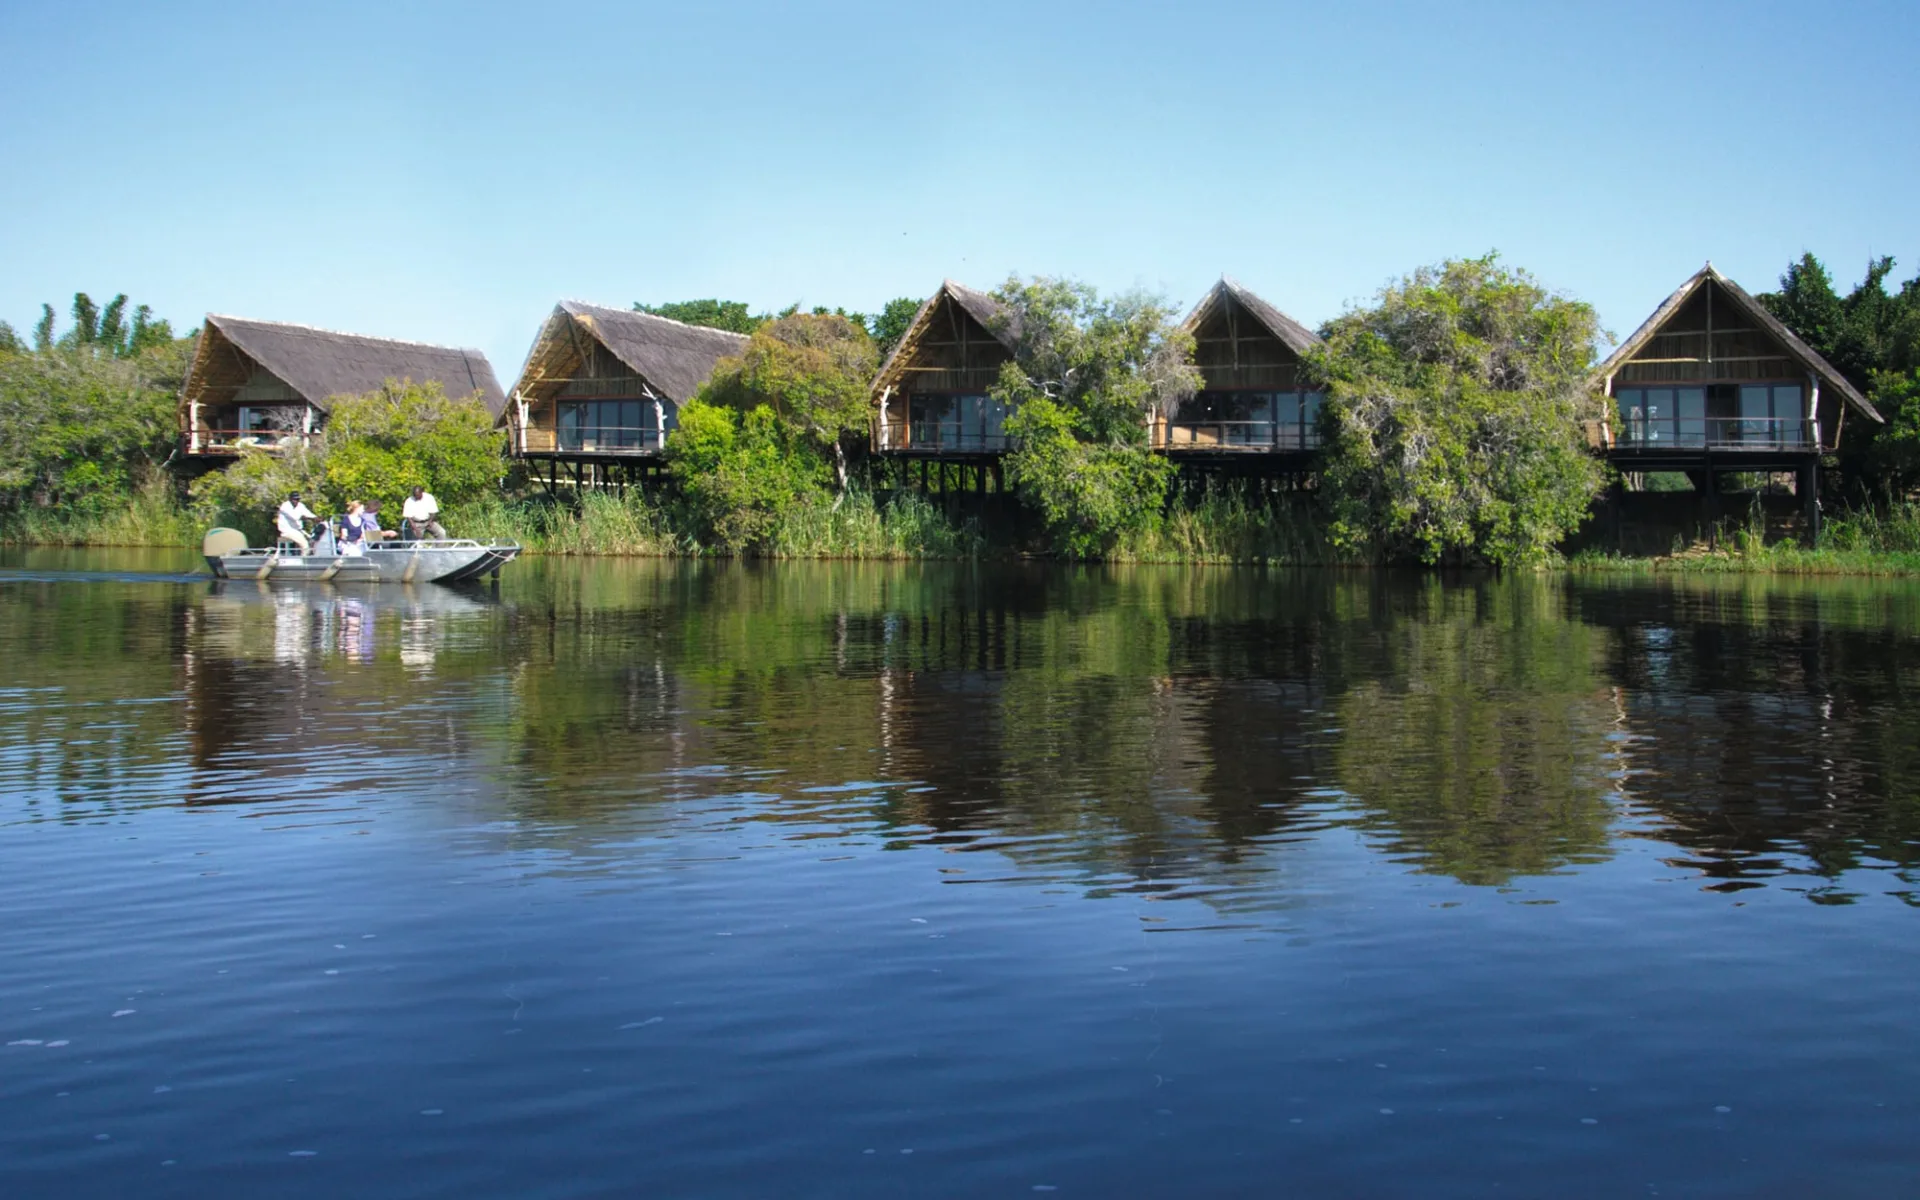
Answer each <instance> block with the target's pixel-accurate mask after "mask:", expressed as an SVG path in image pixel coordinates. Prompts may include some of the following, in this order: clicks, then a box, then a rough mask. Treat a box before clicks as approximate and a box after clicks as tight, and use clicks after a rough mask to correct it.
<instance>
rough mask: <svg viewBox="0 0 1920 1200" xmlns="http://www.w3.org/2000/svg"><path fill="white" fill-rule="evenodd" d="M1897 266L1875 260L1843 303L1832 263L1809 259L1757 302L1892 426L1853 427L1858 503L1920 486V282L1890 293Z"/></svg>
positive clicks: (1852, 475)
mask: <svg viewBox="0 0 1920 1200" xmlns="http://www.w3.org/2000/svg"><path fill="white" fill-rule="evenodd" d="M1893 267H1894V261H1893V259H1891V258H1886V257H1881V258H1875V259H1872V260H1870V261H1869V262H1868V263H1867V273H1866V277H1865V278H1864V279H1862V280H1861V281H1860V283H1859V284H1857V285H1856V286H1855V287H1854V289H1853V290H1852V291H1851V292H1849V293H1848V294H1847V295H1846V296H1844V297H1842V296H1841V295H1840V294H1839V293H1838V292H1837V291H1835V290H1834V286H1833V277H1832V276H1831V275H1830V274H1829V273H1828V271H1827V268H1826V265H1825V264H1823V263H1822V262H1821V261H1820V260H1819V259H1818V258H1815V257H1814V256H1813V255H1812V254H1804V255H1802V256H1801V257H1800V259H1799V261H1797V262H1795V263H1793V264H1792V265H1791V266H1789V267H1788V268H1787V271H1786V274H1784V275H1782V276H1781V277H1780V290H1779V291H1777V292H1768V293H1766V294H1764V295H1762V296H1760V297H1759V298H1758V299H1759V300H1760V302H1761V303H1762V304H1764V305H1765V306H1766V307H1767V309H1768V311H1770V312H1772V313H1773V315H1774V316H1776V317H1779V318H1780V320H1781V321H1782V322H1784V323H1785V324H1786V326H1787V328H1789V329H1791V330H1793V331H1794V332H1795V333H1796V334H1798V335H1799V336H1800V339H1801V340H1802V341H1804V342H1806V343H1807V345H1808V346H1810V347H1811V348H1812V349H1813V350H1814V351H1815V352H1816V353H1818V354H1819V355H1820V356H1821V357H1822V358H1824V359H1826V360H1827V361H1828V362H1830V363H1832V364H1833V366H1834V368H1835V369H1836V370H1838V371H1839V372H1840V373H1841V374H1842V375H1844V376H1846V378H1847V380H1848V382H1850V383H1852V384H1853V385H1854V386H1855V387H1857V388H1859V389H1860V390H1861V391H1862V392H1863V393H1865V394H1866V396H1867V398H1868V400H1870V401H1871V402H1872V403H1873V406H1874V407H1875V408H1876V409H1878V410H1879V412H1880V415H1881V416H1883V417H1885V418H1886V420H1887V423H1886V424H1885V425H1883V426H1877V425H1874V424H1872V423H1871V422H1868V421H1859V422H1857V423H1849V424H1848V426H1847V437H1846V440H1845V442H1844V444H1843V445H1842V446H1841V462H1842V466H1843V468H1844V473H1845V475H1846V477H1847V480H1848V482H1849V484H1850V486H1851V490H1852V491H1853V493H1854V496H1853V498H1854V499H1855V500H1856V501H1860V500H1865V499H1867V498H1869V497H1877V498H1882V499H1884V498H1888V497H1895V498H1897V497H1901V496H1905V495H1908V494H1910V493H1912V492H1913V491H1914V490H1915V489H1916V488H1920V277H1916V278H1914V279H1910V280H1908V281H1907V282H1906V283H1904V284H1902V285H1901V286H1900V290H1899V291H1898V292H1894V293H1889V292H1888V291H1887V287H1886V282H1887V279H1888V277H1889V276H1891V275H1892V273H1893Z"/></svg>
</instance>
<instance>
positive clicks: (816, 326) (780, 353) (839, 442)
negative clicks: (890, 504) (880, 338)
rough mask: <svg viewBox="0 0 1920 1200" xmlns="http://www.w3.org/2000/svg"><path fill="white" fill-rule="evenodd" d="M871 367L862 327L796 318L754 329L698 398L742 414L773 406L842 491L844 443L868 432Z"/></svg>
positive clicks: (820, 317)
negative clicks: (825, 459) (829, 465)
mask: <svg viewBox="0 0 1920 1200" xmlns="http://www.w3.org/2000/svg"><path fill="white" fill-rule="evenodd" d="M875 365H876V360H875V357H874V348H873V340H872V339H871V338H869V337H868V336H867V330H866V327H865V326H864V325H862V324H859V323H857V322H855V321H853V320H850V319H848V318H847V317H845V316H839V315H834V314H815V313H793V314H790V315H788V316H784V317H780V318H778V319H776V320H773V321H769V322H767V323H766V324H764V325H762V326H761V327H760V328H759V329H757V330H755V331H754V334H753V336H752V337H751V338H749V339H748V341H747V347H746V350H745V352H744V353H742V354H741V355H740V356H739V357H738V358H723V359H721V360H720V362H719V363H718V364H716V365H715V367H714V370H713V376H712V378H711V379H710V380H709V381H708V383H707V386H706V387H705V388H704V389H702V392H701V398H702V399H703V400H705V401H706V402H708V403H711V404H721V405H726V406H728V407H730V408H735V409H739V410H740V411H742V412H745V411H750V410H752V409H754V408H756V407H759V406H761V405H765V406H766V407H768V408H770V409H771V410H772V411H773V413H774V414H775V416H777V417H778V418H779V420H780V421H781V422H782V423H783V424H784V425H786V426H787V427H788V428H789V429H790V430H792V432H793V434H794V435H795V437H796V438H798V439H799V440H800V441H801V442H803V443H804V444H805V445H807V446H809V447H810V448H812V449H813V450H815V451H818V452H820V453H823V454H825V455H827V456H829V457H830V458H831V459H832V460H833V463H834V470H835V474H836V477H837V478H838V480H839V483H840V487H841V489H842V490H844V489H845V487H846V483H847V453H846V452H847V445H846V443H847V442H848V441H849V440H850V439H854V438H858V437H860V436H863V435H864V434H865V433H866V431H867V424H868V421H869V419H870V413H869V412H868V405H867V389H868V386H869V385H870V384H871V383H872V381H873V372H874V368H875Z"/></svg>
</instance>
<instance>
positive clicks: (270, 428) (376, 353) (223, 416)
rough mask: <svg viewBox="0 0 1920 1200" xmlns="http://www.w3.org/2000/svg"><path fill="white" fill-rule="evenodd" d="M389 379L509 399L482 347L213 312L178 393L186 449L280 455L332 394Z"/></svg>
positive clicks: (497, 404) (498, 402)
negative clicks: (392, 338) (367, 334)
mask: <svg viewBox="0 0 1920 1200" xmlns="http://www.w3.org/2000/svg"><path fill="white" fill-rule="evenodd" d="M389 380H412V381H413V382H415V383H428V382H433V383H438V384H440V385H441V386H442V387H444V388H445V389H446V391H447V394H448V395H449V396H469V395H475V394H478V395H479V397H480V399H481V400H483V401H484V402H485V403H486V405H487V408H488V410H489V411H491V412H493V413H495V414H498V413H499V412H500V410H501V407H502V405H503V404H504V403H505V398H504V394H503V393H502V392H501V390H500V384H499V383H498V382H497V381H496V380H495V379H494V377H493V368H492V367H491V366H489V365H488V364H487V356H486V355H484V354H482V353H480V352H479V351H478V350H461V349H456V348H454V347H451V346H433V345H428V344H426V343H424V342H396V341H390V340H388V339H386V338H372V337H361V336H359V335H358V334H351V333H334V332H332V331H331V330H326V329H314V328H312V327H310V326H307V325H286V324H281V323H278V322H274V321H248V320H243V319H242V318H240V317H223V316H217V315H211V314H210V315H208V317H207V323H206V327H205V329H204V331H203V332H202V334H201V336H200V340H199V344H198V345H197V346H195V348H194V354H193V362H192V363H191V364H190V365H189V366H188V368H187V379H186V383H185V385H184V386H183V387H182V388H181V390H180V408H179V419H180V446H181V452H182V454H184V455H185V456H186V457H187V458H188V459H189V460H199V461H200V462H201V463H203V464H206V465H217V460H220V459H230V458H233V457H235V456H237V455H239V454H241V453H242V452H244V451H247V450H261V451H266V452H268V453H278V452H279V451H281V450H283V449H285V448H287V447H288V446H291V445H296V444H298V443H301V442H304V441H305V440H306V439H307V438H309V437H311V436H312V435H313V434H314V433H315V432H316V431H317V430H319V429H320V427H321V425H322V424H323V423H324V422H325V420H326V415H327V407H328V400H329V399H330V398H331V397H334V396H348V395H360V394H363V393H366V392H371V391H376V390H378V389H379V388H381V387H383V386H385V385H386V384H387V382H388V381H389Z"/></svg>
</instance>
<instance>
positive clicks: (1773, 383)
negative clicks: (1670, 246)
mask: <svg viewBox="0 0 1920 1200" xmlns="http://www.w3.org/2000/svg"><path fill="white" fill-rule="evenodd" d="M1595 382H1596V384H1597V385H1598V386H1599V388H1600V389H1601V390H1602V391H1604V392H1605V394H1606V395H1607V397H1608V398H1609V400H1610V403H1609V405H1608V408H1609V410H1610V411H1609V412H1608V414H1607V418H1606V429H1605V433H1604V435H1603V439H1602V440H1603V442H1604V444H1605V446H1606V448H1607V452H1608V458H1609V459H1611V460H1612V461H1613V462H1614V463H1615V464H1616V465H1617V466H1620V467H1621V468H1622V469H1629V470H1638V471H1645V470H1684V469H1692V468H1701V469H1705V468H1708V467H1709V466H1711V467H1713V468H1714V469H1727V470H1754V469H1777V468H1797V467H1799V466H1801V465H1802V464H1803V462H1805V461H1808V460H1814V459H1817V458H1818V457H1819V455H1820V454H1821V453H1823V452H1827V453H1831V452H1832V451H1834V450H1836V449H1838V448H1839V445H1840V434H1841V430H1842V429H1843V427H1844V426H1845V423H1846V418H1847V413H1848V412H1849V411H1852V412H1854V413H1857V414H1858V415H1859V419H1861V420H1866V421H1873V422H1875V423H1880V422H1881V421H1882V418H1881V416H1880V414H1879V413H1878V412H1876V411H1874V407H1873V405H1872V404H1870V403H1869V402H1868V401H1867V398H1866V397H1865V396H1863V395H1861V394H1860V390H1859V389H1858V388H1856V387H1854V386H1853V385H1852V384H1851V383H1849V382H1848V381H1847V379H1846V377H1845V376H1843V375H1841V374H1840V372H1839V371H1837V370H1835V369H1834V367H1833V364H1831V363H1829V362H1828V361H1827V360H1826V359H1824V358H1822V357H1821V356H1820V355H1819V354H1818V353H1816V352H1815V351H1814V350H1813V348H1812V347H1811V346H1808V345H1807V344H1806V343H1805V342H1803V341H1801V340H1800V339H1799V337H1797V336H1795V334H1794V333H1793V331H1792V330H1790V329H1788V328H1787V327H1786V326H1785V325H1783V324H1781V322H1780V320H1779V318H1777V317H1775V316H1774V315H1773V314H1772V313H1770V312H1768V311H1767V310H1766V308H1765V307H1764V306H1762V305H1761V303H1760V302H1759V301H1758V300H1756V299H1754V298H1753V297H1752V296H1751V295H1749V294H1748V293H1747V291H1746V289H1744V288H1742V287H1741V286H1740V285H1739V284H1737V283H1735V282H1734V281H1733V280H1731V279H1728V278H1727V277H1726V276H1725V275H1722V274H1721V273H1720V272H1719V271H1717V270H1715V269H1714V266H1713V264H1712V263H1708V264H1707V265H1706V266H1704V267H1702V268H1700V269H1699V270H1698V271H1696V272H1694V274H1693V275H1692V276H1691V277H1690V278H1689V279H1688V280H1687V281H1686V282H1685V283H1683V284H1681V285H1680V287H1679V290H1677V291H1675V292H1674V293H1673V295H1671V296H1668V297H1667V298H1666V300H1665V301H1663V302H1662V303H1661V305H1660V306H1659V307H1658V308H1656V309H1655V310H1654V311H1653V315H1652V316H1650V317H1648V318H1647V320H1646V322H1645V323H1644V324H1643V325H1641V326H1640V328H1639V329H1637V330H1635V331H1634V333H1633V336H1631V337H1629V338H1628V339H1627V340H1626V341H1624V342H1622V343H1620V346H1619V348H1618V349H1616V350H1615V351H1614V352H1613V353H1612V354H1610V355H1608V356H1607V360H1606V361H1605V362H1604V363H1602V364H1601V365H1600V367H1599V369H1598V371H1597V372H1596V373H1595Z"/></svg>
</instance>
